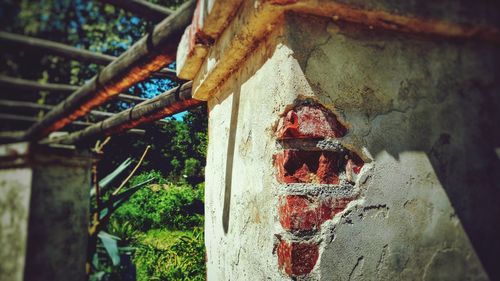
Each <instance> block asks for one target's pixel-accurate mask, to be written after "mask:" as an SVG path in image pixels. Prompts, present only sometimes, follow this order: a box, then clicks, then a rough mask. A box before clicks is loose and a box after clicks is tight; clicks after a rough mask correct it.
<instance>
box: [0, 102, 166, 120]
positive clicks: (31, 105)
mask: <svg viewBox="0 0 500 281" xmlns="http://www.w3.org/2000/svg"><path fill="white" fill-rule="evenodd" d="M2 106H3V107H9V108H27V109H34V110H51V109H53V108H54V106H53V105H47V104H38V103H33V102H25V101H13V100H0V107H2ZM115 114H116V113H111V112H104V111H97V110H92V111H90V115H92V116H94V117H104V118H108V117H111V116H114V115H115ZM156 122H159V123H168V121H166V120H158V121H156Z"/></svg>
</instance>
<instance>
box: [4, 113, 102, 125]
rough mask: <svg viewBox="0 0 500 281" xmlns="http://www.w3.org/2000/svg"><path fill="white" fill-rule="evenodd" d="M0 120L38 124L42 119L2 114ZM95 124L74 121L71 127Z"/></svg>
mask: <svg viewBox="0 0 500 281" xmlns="http://www.w3.org/2000/svg"><path fill="white" fill-rule="evenodd" d="M0 119H1V120H12V121H21V122H28V123H34V122H38V121H39V120H40V119H39V118H37V117H34V116H24V115H17V114H9V113H0ZM93 124H94V123H90V122H84V121H73V122H72V123H71V125H75V126H90V125H93Z"/></svg>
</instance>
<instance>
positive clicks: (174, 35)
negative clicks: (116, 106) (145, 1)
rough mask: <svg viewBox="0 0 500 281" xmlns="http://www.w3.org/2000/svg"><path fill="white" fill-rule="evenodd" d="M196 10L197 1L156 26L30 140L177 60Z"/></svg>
mask: <svg viewBox="0 0 500 281" xmlns="http://www.w3.org/2000/svg"><path fill="white" fill-rule="evenodd" d="M194 8H195V1H193V0H191V1H188V2H186V3H184V4H183V5H182V6H181V7H179V9H178V10H177V11H175V13H174V14H172V15H171V16H169V17H168V18H166V19H165V20H163V21H162V22H160V23H159V24H158V25H156V26H155V28H154V30H153V31H152V33H151V34H149V35H147V36H145V37H143V38H142V39H140V40H139V41H138V42H137V43H135V44H134V45H133V46H132V47H131V48H130V49H128V50H127V51H126V52H124V53H123V54H122V55H120V57H118V59H116V60H115V61H113V62H112V63H111V64H109V65H107V66H106V67H105V68H103V69H102V71H101V72H100V73H99V74H98V75H96V76H94V77H93V78H92V79H91V80H90V81H88V82H87V83H86V84H85V85H83V86H82V87H80V88H79V89H78V90H76V91H75V92H73V94H71V96H69V97H68V98H67V99H66V100H65V101H63V102H61V103H60V104H58V105H57V106H56V107H55V108H54V109H53V110H51V111H50V112H49V113H48V114H47V115H46V116H45V117H44V118H43V119H42V120H41V121H40V122H38V123H36V124H34V125H33V126H32V127H31V128H29V129H28V131H27V132H26V136H25V137H26V139H31V140H33V139H40V138H42V137H44V136H46V135H47V134H48V133H50V132H52V131H56V130H58V129H60V128H62V127H64V126H65V125H66V124H68V123H70V122H71V121H73V120H76V119H77V118H78V117H80V116H83V115H85V114H86V113H87V112H89V111H90V110H91V109H92V108H94V107H96V106H98V105H100V104H102V103H104V102H106V101H107V100H109V99H110V98H112V97H114V96H116V95H118V94H119V93H120V92H122V91H124V90H126V89H128V88H129V87H130V86H132V85H134V84H136V83H138V82H141V81H143V80H145V79H146V78H148V77H149V76H151V75H152V73H154V72H156V71H158V70H160V69H162V68H163V67H164V66H166V65H168V64H169V63H171V62H172V61H174V60H175V53H176V49H177V44H178V42H179V40H180V37H181V36H182V34H183V32H184V29H185V28H186V26H187V25H189V24H190V22H191V17H192V15H193V11H194Z"/></svg>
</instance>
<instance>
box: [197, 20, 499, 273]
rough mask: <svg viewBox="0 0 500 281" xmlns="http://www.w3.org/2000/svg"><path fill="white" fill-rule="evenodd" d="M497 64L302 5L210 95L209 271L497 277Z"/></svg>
mask: <svg viewBox="0 0 500 281" xmlns="http://www.w3.org/2000/svg"><path fill="white" fill-rule="evenodd" d="M499 63H500V52H499V48H498V45H495V44H492V43H481V42H474V41H472V40H469V41H465V40H451V39H442V38H433V37H422V36H420V37H419V36H413V35H402V34H399V33H395V32H386V31H381V30H372V29H370V28H368V27H364V26H356V25H354V24H346V23H342V22H338V21H334V20H332V19H328V18H318V17H312V16H303V15H295V14H288V15H287V16H286V18H285V21H284V23H283V25H282V26H281V27H280V28H276V29H275V30H274V31H273V33H272V34H271V35H270V36H268V37H267V38H266V40H265V41H264V42H261V44H260V45H259V47H258V48H257V49H256V50H254V51H253V52H252V53H251V54H250V55H249V56H248V57H247V59H246V60H245V62H244V64H242V65H241V67H240V68H239V69H236V70H235V71H234V73H232V74H231V75H228V78H227V80H226V82H225V84H224V85H222V86H221V87H220V88H219V90H218V92H217V95H216V96H213V97H211V98H210V99H209V112H210V115H209V118H210V119H209V121H210V122H209V148H208V159H207V168H206V199H205V200H206V212H205V213H206V246H207V257H208V278H209V280H250V279H252V280H289V279H290V278H296V279H303V280H488V279H491V280H499V279H500V271H499V269H498V266H496V262H497V258H496V256H497V254H496V253H497V252H499V251H500V243H499V240H498V239H497V237H500V228H499V227H498V226H497V224H496V223H495V222H496V221H498V217H500V204H498V200H499V199H500V183H499V181H498V180H496V179H495V177H494V176H493V175H495V174H497V173H498V172H500V163H499V158H498V156H497V155H496V154H495V149H497V148H498V147H499V146H500V133H499V132H498V129H497V127H498V125H497V124H498V123H499V121H500V116H499V113H498V108H500V96H499V95H498V91H499V90H500V79H499V78H500V77H499V76H500V73H499V71H498V70H497V68H498V65H499ZM311 116H316V118H311ZM297 124H298V125H297ZM294 126H295V127H294ZM311 128H312V129H311ZM285 132H286V133H285ZM287 151H292V152H293V153H290V152H287ZM297 151H298V152H297ZM301 151H302V152H301ZM310 151H314V152H310ZM318 153H319V154H318ZM320 154H321V156H319V155H320ZM318 157H319V160H318ZM314 161H316V162H314ZM318 161H319V164H318ZM313 162H314V163H313ZM302 165H303V166H302ZM290 167H295V168H290ZM303 167H304V168H303ZM319 167H323V168H319ZM325 167H326V168H325ZM304 169H305V170H304ZM304 171H305V172H304ZM325 175H326V176H325ZM488 275H489V277H488Z"/></svg>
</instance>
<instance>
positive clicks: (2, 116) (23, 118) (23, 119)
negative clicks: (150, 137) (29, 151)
mask: <svg viewBox="0 0 500 281" xmlns="http://www.w3.org/2000/svg"><path fill="white" fill-rule="evenodd" d="M0 120H11V121H20V122H28V123H33V122H37V121H38V118H36V117H33V116H23V115H17V114H9V113H0ZM95 124H97V123H91V122H84V121H73V122H72V123H71V125H75V126H81V127H87V126H92V125H95ZM124 131H125V130H124ZM126 132H127V133H131V134H140V135H143V134H144V133H145V132H146V131H145V130H142V129H130V130H127V131H126ZM16 137H17V136H16Z"/></svg>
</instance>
